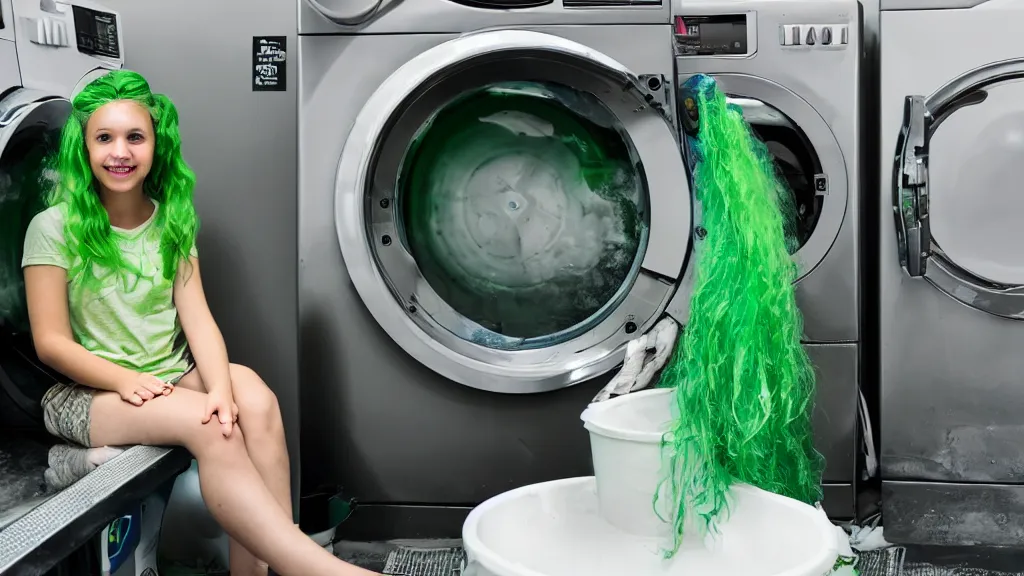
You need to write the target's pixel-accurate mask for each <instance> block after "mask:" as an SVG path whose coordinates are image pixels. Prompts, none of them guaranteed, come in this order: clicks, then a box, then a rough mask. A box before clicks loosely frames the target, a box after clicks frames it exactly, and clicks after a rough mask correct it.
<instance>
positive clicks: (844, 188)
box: [678, 74, 849, 282]
mask: <svg viewBox="0 0 1024 576" xmlns="http://www.w3.org/2000/svg"><path fill="white" fill-rule="evenodd" d="M710 76H712V77H713V78H714V79H715V81H716V83H717V84H718V87H719V88H720V89H721V90H722V92H724V93H725V94H726V95H727V100H728V101H729V103H731V104H734V105H736V106H738V107H740V108H741V109H742V110H743V117H744V120H746V121H747V123H748V124H749V125H750V127H751V129H752V131H753V132H754V133H755V134H756V135H757V137H758V138H759V139H760V140H761V141H762V142H764V144H765V145H766V147H767V148H768V151H769V152H770V153H771V154H772V156H773V157H774V160H775V168H776V173H777V174H778V176H779V177H780V178H781V179H782V181H783V182H784V183H785V184H786V185H787V188H788V189H789V191H790V192H791V193H792V198H791V199H790V200H791V203H789V204H787V205H785V206H783V217H784V219H785V228H786V242H787V244H788V248H789V252H790V254H792V256H793V259H794V260H795V261H796V264H797V276H796V280H795V281H796V282H799V281H800V280H801V279H803V278H804V277H805V276H807V274H809V273H810V272H812V271H813V270H814V269H815V268H816V267H817V266H818V264H820V263H821V261H822V260H823V259H824V258H825V257H826V256H827V255H828V252H829V250H830V249H831V248H832V245H833V243H834V242H835V239H836V236H838V235H839V230H840V228H841V227H842V224H843V219H844V218H845V217H846V205H847V200H848V195H849V180H848V177H847V172H846V162H845V161H844V159H843V153H842V149H841V148H840V147H839V141H838V140H836V137H835V134H833V133H832V130H831V128H829V126H828V123H826V122H825V120H824V119H823V118H822V117H821V115H820V114H818V112H817V111H816V110H815V109H814V108H813V107H812V106H811V105H810V104H808V103H807V101H806V100H804V99H803V98H801V97H799V96H798V95H797V94H795V93H794V92H792V91H790V90H789V89H788V88H786V87H784V86H782V85H781V84H778V83H776V82H772V81H771V80H767V79H765V78H759V77H756V76H749V75H745V74H710ZM686 79H687V76H681V77H680V78H679V79H678V82H679V85H680V86H681V85H682V84H683V83H685V81H686Z"/></svg>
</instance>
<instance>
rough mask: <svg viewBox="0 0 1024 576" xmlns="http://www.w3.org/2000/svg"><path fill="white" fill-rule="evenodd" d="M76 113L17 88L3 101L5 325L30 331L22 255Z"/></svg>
mask: <svg viewBox="0 0 1024 576" xmlns="http://www.w3.org/2000/svg"><path fill="white" fill-rule="evenodd" d="M70 113H71V104H70V102H68V101H67V100H64V99H47V100H41V99H39V97H38V95H37V94H33V93H30V92H28V91H24V90H20V89H19V90H17V91H15V92H13V93H11V94H9V95H7V96H6V97H5V98H4V99H2V100H0V329H2V330H5V331H7V332H9V333H21V332H27V331H28V312H27V310H26V304H25V281H24V278H23V276H22V270H21V256H22V249H23V243H24V241H25V231H26V229H27V228H28V224H29V222H30V221H31V220H32V218H33V217H34V216H35V215H36V214H38V213H39V212H40V211H42V210H43V209H44V208H45V201H46V198H45V196H46V194H47V193H48V192H49V191H50V190H51V189H52V187H53V185H54V182H55V180H54V178H53V173H52V171H50V170H47V168H46V162H47V161H48V160H49V159H50V158H52V157H53V155H54V154H55V153H56V151H57V149H58V148H59V146H60V132H61V129H62V128H63V126H64V122H65V121H66V120H67V118H68V115H69V114H70Z"/></svg>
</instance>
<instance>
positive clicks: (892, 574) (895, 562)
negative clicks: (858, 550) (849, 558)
mask: <svg viewBox="0 0 1024 576" xmlns="http://www.w3.org/2000/svg"><path fill="white" fill-rule="evenodd" d="M905 555H906V549H904V548H903V547H901V546H896V547H892V548H884V549H882V550H872V551H870V552H864V553H862V554H861V555H860V558H859V559H858V561H857V572H859V573H860V576H903V575H904V572H903V570H904V566H903V558H904V557H905Z"/></svg>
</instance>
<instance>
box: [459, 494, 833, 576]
mask: <svg viewBox="0 0 1024 576" xmlns="http://www.w3.org/2000/svg"><path fill="white" fill-rule="evenodd" d="M731 496H732V499H733V503H732V509H731V513H730V514H729V515H728V517H727V518H724V519H723V521H722V523H721V526H720V532H719V534H718V535H717V536H715V537H714V538H711V537H708V538H707V539H705V542H701V541H700V540H699V539H696V538H692V539H688V540H684V543H683V545H682V547H681V548H680V550H679V552H677V553H676V555H675V556H674V557H673V558H672V559H669V560H666V559H664V556H663V554H662V553H661V552H662V550H663V548H664V547H665V546H668V545H669V544H670V541H669V540H666V539H664V538H657V537H646V536H637V535H633V534H627V533H624V532H622V531H621V530H618V529H617V528H615V527H613V526H611V525H610V524H608V523H607V522H604V521H602V519H601V517H600V516H599V514H598V496H597V485H596V482H595V480H594V477H593V476H588V477H584V478H570V479H566V480H556V481H553V482H545V483H542V484H533V485H530V486H526V487H523V488H519V489H517V490H512V491H509V492H505V493H504V494H500V495H498V496H495V497H494V498H491V499H490V500H488V501H486V502H484V503H483V504H481V505H480V506H478V507H477V508H476V509H474V510H473V512H471V513H470V515H469V517H468V518H467V519H466V523H465V524H464V525H463V529H462V538H463V546H464V548H465V550H466V565H465V567H464V570H463V572H462V575H463V576H584V575H585V576H823V575H824V574H828V573H829V572H830V571H831V569H832V566H833V565H834V563H835V561H836V558H837V555H838V542H837V540H836V532H835V530H834V528H833V526H832V524H831V523H830V522H829V521H828V518H826V517H825V514H824V513H823V512H821V511H819V510H818V509H816V508H814V507H812V506H808V505H806V504H802V503H800V502H797V501H796V500H792V499H790V498H785V497H782V496H778V495H776V494H771V493H769V492H765V491H763V490H760V489H757V488H754V487H752V486H749V485H743V484H740V485H735V486H733V488H732V489H731Z"/></svg>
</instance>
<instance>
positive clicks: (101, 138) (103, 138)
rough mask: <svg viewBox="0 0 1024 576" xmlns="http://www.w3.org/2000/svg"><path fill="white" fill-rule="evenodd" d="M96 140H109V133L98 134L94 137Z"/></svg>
mask: <svg viewBox="0 0 1024 576" xmlns="http://www.w3.org/2000/svg"><path fill="white" fill-rule="evenodd" d="M96 140H97V141H99V142H110V135H109V134H100V135H99V136H97V137H96Z"/></svg>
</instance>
